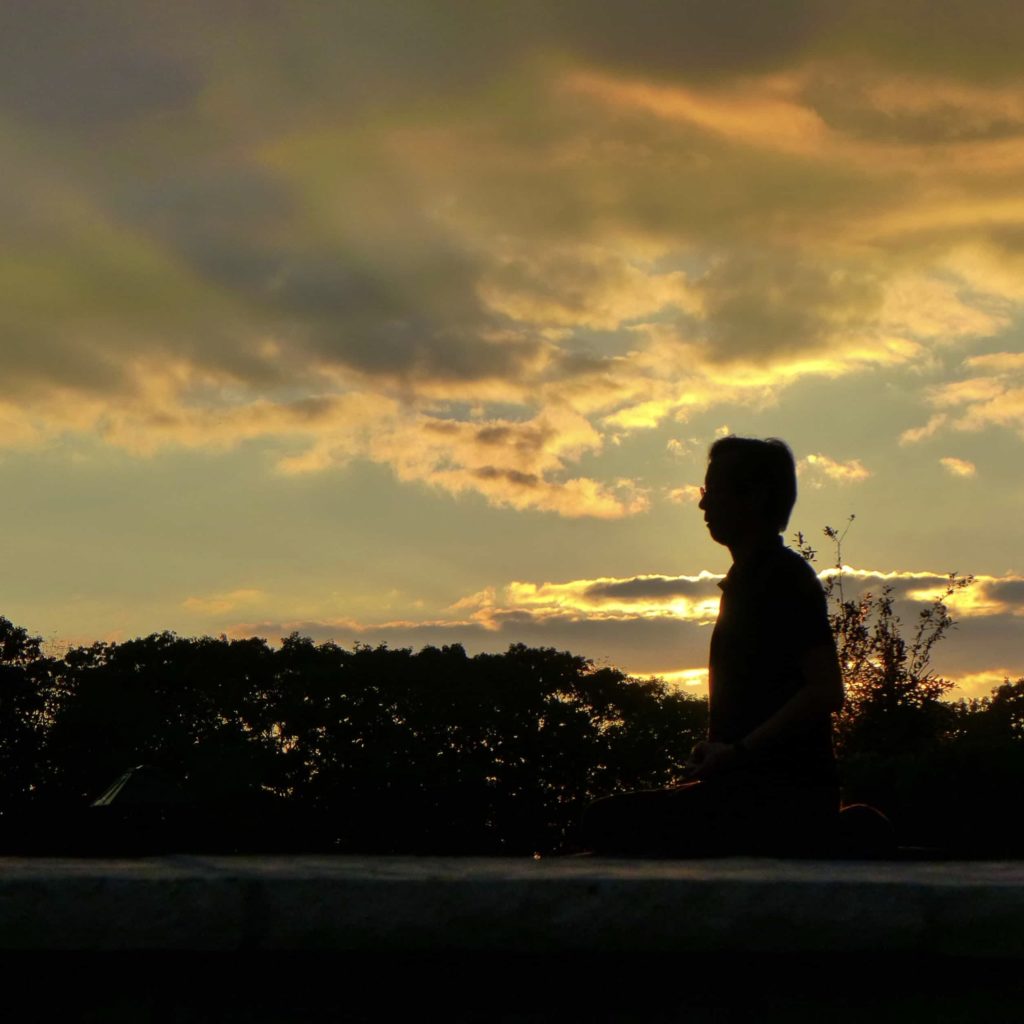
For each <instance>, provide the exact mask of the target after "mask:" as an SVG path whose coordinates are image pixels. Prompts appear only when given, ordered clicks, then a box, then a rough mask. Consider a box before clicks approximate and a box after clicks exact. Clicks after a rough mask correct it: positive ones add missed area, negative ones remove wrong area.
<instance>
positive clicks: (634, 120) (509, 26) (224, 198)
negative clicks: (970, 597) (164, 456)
mask: <svg viewBox="0 0 1024 1024" xmlns="http://www.w3.org/2000/svg"><path fill="white" fill-rule="evenodd" d="M527 6H528V8H529V14H528V16H527V14H526V13H524V11H523V9H522V7H521V5H519V6H517V7H515V8H514V9H513V8H512V7H511V6H506V5H503V4H498V5H497V6H496V7H492V8H491V9H489V12H488V13H484V12H479V13H467V12H461V13H460V16H459V17H458V18H455V17H454V16H453V15H452V13H451V12H448V11H446V10H444V9H442V8H438V7H437V5H434V4H428V3H426V2H416V0H405V2H401V3H399V4H398V5H397V7H395V8H391V7H390V6H389V5H387V10H384V9H383V8H382V9H381V10H378V9H377V8H374V9H373V10H370V9H369V8H367V9H366V10H359V11H357V10H356V9H355V8H352V9H351V10H350V9H348V8H344V9H342V8H339V9H337V10H335V9H333V8H327V7H323V6H318V5H310V4H306V3H303V2H297V3H296V4H295V5H289V6H288V8H287V9H285V8H281V9H280V10H278V9H273V10H272V9H270V8H267V7H262V8H260V10H259V11H256V12H253V11H247V12H246V13H245V14H244V15H243V14H242V13H241V11H240V9H236V8H235V7H233V6H231V5H229V6H228V7H225V8H223V9H220V8H218V10H217V11H216V12H212V13H210V14H209V16H208V17H204V19H203V24H202V26H199V25H198V23H197V22H196V21H195V20H194V18H193V17H192V15H190V14H189V13H188V12H187V11H186V10H184V9H182V10H178V9H177V8H175V9H170V8H165V7H159V5H152V4H148V3H146V4H143V5H142V7H141V8H139V7H138V6H137V5H119V4H117V3H114V4H108V5H104V6H103V8H102V9H100V8H96V9H93V8H91V7H83V6H82V5H74V4H70V5H69V4H63V3H52V2H50V0H41V2H40V3H38V4H32V5H22V6H21V7H19V8H18V10H17V11H16V12H12V14H11V15H10V19H9V22H10V24H9V31H8V32H5V33H4V34H3V39H2V40H0V57H2V58H3V59H2V60H0V85H2V86H3V89H0V95H2V97H3V98H2V100H0V114H3V115H4V117H5V125H6V126H7V131H6V132H5V139H4V140H3V141H2V142H0V155H2V156H3V158H4V167H5V194H4V195H3V196H2V197H0V213H2V214H3V216H4V220H5V225H6V226H7V227H8V234H7V241H8V249H9V252H10V253H11V254H12V255H11V256H10V257H9V258H8V259H6V260H0V296H2V297H3V302H0V330H2V331H3V333H4V338H5V375H4V381H3V387H2V391H0V422H2V423H4V424H9V425H10V429H9V430H5V431H4V432H3V434H2V443H3V444H4V445H6V446H26V445H45V444H48V443H54V442H55V441H57V440H59V439H61V438H63V437H67V436H75V435H83V434H85V435H91V436H93V437H96V438H99V439H101V440H102V441H103V442H105V443H108V444H111V445H115V446H119V447H121V448H122V449H124V450H127V451H131V452H133V453H137V454H139V455H140V456H153V455H155V454H158V453H159V452H160V451H162V450H163V449H165V448H168V447H173V446H181V445H185V446H195V447H200V446H201V447H213V448H217V449H219V450H223V451H228V450H230V449H231V448H233V447H235V446H238V445H240V444H242V443H244V442H246V441H251V440H253V439H260V440H261V441H264V442H265V443H266V444H267V446H268V447H271V448H273V450H274V451H275V452H278V453H280V454H279V456H278V457H277V458H276V459H275V460H273V464H274V465H275V466H276V468H277V469H278V470H279V471H281V472H282V473H283V474H285V475H292V476H295V475H299V474H303V473H313V472H327V471H330V470H332V469H334V468H337V467H340V466H344V465H347V464H349V463H350V462H351V461H352V460H356V459H366V460H370V461H374V462H377V463H380V464H383V465H387V466H389V467H390V468H391V469H392V470H393V472H394V474H395V476H396V478H397V479H399V480H401V481H403V482H407V483H409V484H410V485H427V486H430V487H432V488H433V489H434V490H435V491H436V492H438V493H441V494H445V495H471V494H472V495H477V496H480V497H481V498H482V499H483V500H484V501H486V502H488V503H489V504H491V505H493V506H496V507H506V508H514V509H521V510H541V511H548V512H551V513H554V514H558V515H563V516H596V517H603V518H609V519H612V518H619V517H624V516H629V515H637V514H641V513H642V512H643V511H644V510H645V509H647V508H648V507H649V496H648V491H649V490H650V489H651V486H652V485H651V483H650V482H649V481H645V480H642V479H639V478H636V479H634V478H633V477H631V476H630V477H628V478H627V477H625V476H624V475H623V472H622V470H621V468H614V467H613V460H611V459H608V458H607V455H608V453H609V451H610V450H611V449H612V448H614V447H615V446H616V445H617V444H619V443H621V442H622V440H623V438H624V437H626V436H627V435H631V434H636V433H640V432H644V431H651V430H656V429H659V428H662V427H663V426H664V425H665V424H666V423H667V422H681V421H686V420H688V419H692V418H694V417H695V416H697V415H699V414H701V413H704V412H707V411H709V410H718V409H721V410H722V415H723V416H724V415H726V414H727V410H728V409H729V408H731V407H734V406H735V405H742V406H743V407H744V408H748V409H751V408H752V409H763V408H769V407H771V405H772V404H773V403H777V402H778V401H779V396H780V393H781V392H782V391H783V390H784V389H785V388H786V387H788V386H790V385H793V384H795V383H797V382H799V381H802V380H806V379H808V378H818V379H830V378H837V377H840V376H843V375H850V374H858V373H869V372H874V371H876V370H879V369H885V368H910V367H915V368H917V367H921V366H941V365H944V364H943V363H942V360H943V359H945V358H947V355H946V354H948V353H949V352H950V351H954V350H955V351H958V352H959V351H960V350H961V349H966V348H968V347H969V346H971V345H972V344H974V343H975V342H976V341H977V340H978V339H980V338H989V337H1000V336H1001V335H1004V334H1006V333H1007V332H1008V330H1009V328H1010V327H1011V326H1012V324H1013V322H1014V317H1016V316H1018V315H1019V314H1020V311H1021V307H1022V305H1024V289H1022V288H1021V286H1020V280H1021V279H1022V276H1024V275H1022V273H1021V271H1022V270H1024V235H1022V233H1021V224H1022V223H1024V206H1022V204H1021V201H1020V198H1019V189H1018V188H1017V185H1016V182H1017V180H1018V179H1019V175H1020V173H1022V172H1024V102H1022V100H1021V98H1020V97H1021V91H1020V79H1019V70H1018V69H1017V65H1016V60H1015V59H1014V60H1011V59H1010V57H1009V54H1010V53H1011V52H1015V51H1013V41H1014V40H1018V39H1019V38H1020V33H1021V17H1020V15H1019V13H1017V12H1016V11H1015V9H1014V8H1013V7H1012V6H1009V5H1002V4H996V5H994V6H986V10H987V11H988V12H989V13H988V15H987V17H986V18H974V19H973V20H972V19H968V18H965V17H960V16H959V15H955V14H953V13H950V12H948V11H944V12H943V13H941V14H934V12H928V13H927V14H925V13H922V10H919V9H918V8H914V9H913V10H910V9H908V10H905V11H900V12H897V13H893V12H892V11H891V10H883V9H882V5H874V4H869V5H868V7H867V8H866V9H865V8H863V7H862V9H861V10H859V11H858V14H857V16H856V17H854V16H853V15H851V14H850V12H849V11H848V10H846V9H845V6H844V5H842V4H839V3H835V4H833V3H826V4H822V5H812V6H811V7H808V6H807V5H802V4H792V5H790V4H786V5H785V8H786V13H785V14H784V15H783V14H780V13H779V12H778V11H774V10H773V11H771V12H768V11H764V10H761V9H760V8H758V9H757V10H753V9H751V7H750V5H749V4H740V3H739V2H738V0H725V2H723V3H722V4H719V5H713V6H714V8H715V9H714V10H713V11H712V10H711V9H710V7H709V8H708V9H705V7H704V6H702V5H691V4H685V5H679V9H678V10H676V9H673V10H671V11H668V10H667V9H666V8H665V7H664V5H650V6H648V5H640V7H637V6H636V5H628V6H627V5H619V4H616V3H612V4H608V5H602V10H601V11H600V12H595V11H594V9H593V5H582V4H578V3H575V2H570V3H566V4H564V5H563V4H559V5H556V6H557V10H554V9H552V8H551V5H546V4H539V3H536V4H534V3H529V4H528V5H527ZM140 10H141V11H142V12H143V13H141V14H140V13H139V12H140ZM388 11H391V12H392V13H388ZM396 12H397V13H396ZM872 26H873V28H872ZM200 27H201V29H202V31H200V30H199V28H200ZM882 27H884V31H881V28H882ZM876 30H877V31H876ZM924 30H927V31H926V33H925V34H926V36H927V38H928V39H930V40H932V41H933V44H934V45H935V47H936V49H935V50H934V51H933V50H930V49H929V48H927V47H925V48H921V47H920V46H918V45H917V42H918V41H919V40H920V38H922V32H924ZM942 40H945V41H946V42H945V43H944V44H943V45H945V46H948V47H949V52H948V53H946V55H945V56H944V57H943V59H941V60H940V59H938V58H937V57H936V56H935V54H936V53H938V52H939V51H941V49H942V47H941V46H940V45H939V42H940V41H942ZM911 41H914V45H911ZM279 43H280V44H281V45H279ZM126 82H130V83H131V88H125V83H126ZM97 139H101V140H102V144H97ZM1013 356H1014V353H1011V352H1008V351H1007V352H1004V353H1002V354H1000V353H992V354H989V355H986V356H977V357H975V359H974V360H973V361H972V359H970V358H967V359H966V361H965V362H964V364H963V367H964V370H965V377H964V379H963V380H943V381H941V382H940V383H939V384H937V385H936V386H935V387H934V388H933V389H932V390H931V391H929V392H928V393H927V399H928V401H929V402H930V403H931V404H932V406H933V407H934V415H933V417H932V419H930V420H929V421H928V424H926V425H925V426H924V427H912V428H910V429H909V430H906V431H905V432H904V434H903V438H902V440H903V441H904V442H905V443H912V442H913V441H915V440H923V439H925V438H927V437H930V436H933V435H934V434H937V433H939V432H940V431H944V430H949V429H952V430H977V429H982V428H983V427H987V426H990V425H1002V426H1006V427H1009V428H1011V429H1014V430H1024V426H1022V425H1024V412H1022V410H1024V398H1022V397H1021V396H1022V395H1024V384H1022V382H1021V381H1019V380H1017V377H1019V376H1020V374H1021V373H1022V372H1024V368H1022V367H1021V365H1020V364H1019V362H1014V360H1013V358H1012V357H1013ZM921 386H922V387H923V386H924V385H923V383H922V385H921ZM942 417H945V418H942ZM814 458H818V459H825V458H827V457H825V456H814ZM811 465H812V464H811V463H810V462H808V463H807V464H806V467H807V468H808V470H810V467H811ZM813 466H814V468H813V472H814V473H815V474H817V477H818V479H833V480H848V481H853V480H856V479H861V478H863V475H865V474H866V473H867V470H866V469H864V467H863V466H861V465H860V463H858V462H857V461H856V460H852V461H851V462H848V463H839V462H834V461H829V462H818V463H815V464H813ZM812 479H813V477H812ZM669 498H670V500H674V501H678V500H688V499H690V498H692V491H690V490H687V489H686V488H675V489H673V490H671V491H670V492H669Z"/></svg>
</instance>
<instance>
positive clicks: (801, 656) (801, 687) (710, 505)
mask: <svg viewBox="0 0 1024 1024" xmlns="http://www.w3.org/2000/svg"><path fill="white" fill-rule="evenodd" d="M795 502H796V467H795V464H794V461H793V454H792V452H791V451H790V450H789V447H788V446H787V445H786V444H785V443H784V442H783V441H779V440H777V439H774V438H770V439H769V440H767V441H762V440H756V439H754V438H745V437H724V438H721V439H719V440H718V441H716V442H715V443H714V444H713V445H712V446H711V450H710V452H709V453H708V468H707V474H706V477H705V481H704V487H703V488H701V500H700V508H701V509H702V510H703V512H704V521H705V523H706V524H707V528H708V532H709V533H710V534H711V537H712V538H713V539H714V540H716V541H717V542H718V543H719V544H724V545H725V546H726V547H728V548H729V551H730V553H731V554H732V559H733V564H732V567H731V568H730V570H729V572H728V574H727V575H726V577H725V579H723V580H722V582H721V583H720V584H719V586H720V587H721V590H722V599H721V605H720V608H719V613H718V621H717V622H716V623H715V629H714V633H713V634H712V637H711V655H710V678H709V691H710V696H709V702H710V718H709V728H708V737H707V739H706V740H704V741H702V742H700V743H698V744H697V745H696V746H695V747H694V748H693V751H692V753H691V755H690V760H689V762H688V763H687V768H686V774H687V778H688V779H690V780H692V781H689V782H687V783H685V784H684V785H681V786H677V787H674V788H672V789H667V790H652V791H648V792H640V793H628V794H623V795H619V796H613V797H608V798H606V799H604V800H599V801H598V802H597V803H595V804H593V805H591V807H590V808H588V810H587V813H586V815H585V816H584V820H583V828H582V832H583V835H582V838H583V842H584V844H585V845H586V846H587V847H588V848H590V849H593V850H595V851H596V852H602V853H632V854H655V855H675V856H687V855H690V856H693V855H706V854H725V853H800V852H810V851H813V850H815V849H817V848H818V847H820V846H821V844H822V843H823V842H825V840H826V837H827V836H828V834H829V830H830V829H831V828H832V826H833V824H834V821H835V818H836V815H837V813H838V808H839V788H838V779H837V774H836V766H835V759H834V757H833V753H832V739H831V732H832V730H831V715H832V713H833V712H834V711H837V710H838V709H839V708H840V707H841V706H842V702H843V684H842V676H841V674H840V671H839V664H838V660H837V658H836V649H835V642H834V640H833V637H832V632H831V629H830V627H829V622H828V614H827V609H826V605H825V596H824V593H823V591H822V588H821V585H820V584H819V582H818V579H817V577H816V576H815V574H814V570H813V569H812V568H811V567H810V566H809V565H808V564H807V562H806V561H805V560H804V559H803V558H802V557H801V556H800V555H798V554H796V553H795V552H793V551H791V550H790V549H789V548H787V547H785V546H783V543H782V538H781V536H780V533H781V532H782V531H783V530H785V528H786V525H787V523H788V522H789V516H790V513H791V511H792V509H793V505H794V503H795Z"/></svg>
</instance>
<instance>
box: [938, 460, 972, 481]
mask: <svg viewBox="0 0 1024 1024" xmlns="http://www.w3.org/2000/svg"><path fill="white" fill-rule="evenodd" d="M939 462H940V463H941V464H942V466H943V467H944V468H945V470H946V471H947V472H948V473H949V474H950V476H957V477H973V476H975V475H976V474H977V472H978V467H977V466H975V464H974V463H973V462H970V461H968V460H967V459H958V458H956V457H955V456H953V455H947V456H945V457H944V458H941V459H939Z"/></svg>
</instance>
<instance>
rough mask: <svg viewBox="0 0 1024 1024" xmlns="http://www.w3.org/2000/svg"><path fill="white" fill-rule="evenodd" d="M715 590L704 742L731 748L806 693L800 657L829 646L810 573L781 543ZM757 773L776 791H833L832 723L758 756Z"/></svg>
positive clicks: (825, 721)
mask: <svg viewBox="0 0 1024 1024" xmlns="http://www.w3.org/2000/svg"><path fill="white" fill-rule="evenodd" d="M719 586H720V587H721V589H722V602H721V605H720V607H719V612H718V621H717V622H716V623H715V629H714V633H713V634H712V636H711V662H710V679H709V688H710V726H709V730H708V738H709V739H711V740H712V741H714V742H719V743H735V742H736V741H737V740H741V739H743V738H744V737H745V736H747V735H748V734H749V733H750V732H752V731H753V730H754V729H756V728H757V726H759V725H761V723H762V722H765V721H766V720H767V719H769V718H770V717H771V716H772V715H773V714H774V713H775V712H776V711H778V709H779V708H781V707H782V705H783V704H785V703H786V701H788V700H789V698H790V697H792V696H793V694H795V693H796V692H797V691H798V690H799V689H801V688H802V687H803V685H804V679H803V677H802V674H801V671H800V661H801V658H802V657H803V655H804V654H805V653H806V652H807V651H809V650H810V649H811V648H814V647H820V646H822V645H827V644H832V643H834V640H833V637H832V630H831V628H830V627H829V622H828V610H827V608H826V605H825V594H824V592H823V591H822V589H821V584H820V583H819V582H818V578H817V576H816V575H815V573H814V570H813V569H812V568H811V567H810V565H808V564H807V562H806V561H805V560H804V559H803V558H802V557H801V556H800V555H798V554H796V552H794V551H791V550H790V549H789V548H787V547H785V546H783V543H782V538H781V537H779V538H778V543H777V544H772V545H769V546H767V547H765V548H764V549H762V550H761V551H759V552H757V553H756V554H755V555H754V556H753V557H752V558H750V559H749V560H747V561H745V562H744V563H743V564H742V565H740V564H737V565H734V566H733V567H732V569H730V570H729V573H728V575H727V576H726V577H725V579H724V580H722V582H721V583H720V584H719ZM753 767H754V766H752V769H753ZM756 770H757V773H758V774H759V775H763V776H764V777H766V778H767V779H770V780H773V781H777V782H779V783H784V784H795V785H802V786H803V785H809V786H829V787H834V786H835V785H836V778H837V777H836V766H835V758H834V756H833V753H832V722H831V716H830V715H828V714H823V715H822V716H821V718H820V720H818V721H816V722H814V723H812V724H811V725H810V726H809V727H808V728H807V729H806V730H805V731H804V732H803V733H802V734H800V735H797V736H795V737H792V738H790V739H787V741H786V742H785V743H784V744H782V745H780V747H779V748H778V749H777V750H773V751H770V752H763V753H761V754H759V755H758V758H757V762H756Z"/></svg>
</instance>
